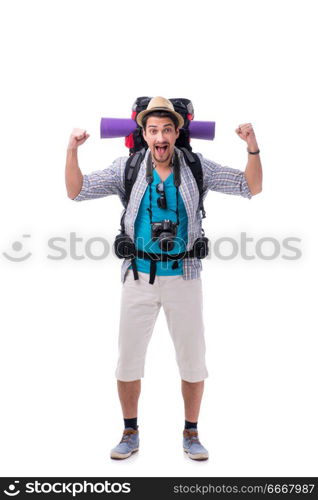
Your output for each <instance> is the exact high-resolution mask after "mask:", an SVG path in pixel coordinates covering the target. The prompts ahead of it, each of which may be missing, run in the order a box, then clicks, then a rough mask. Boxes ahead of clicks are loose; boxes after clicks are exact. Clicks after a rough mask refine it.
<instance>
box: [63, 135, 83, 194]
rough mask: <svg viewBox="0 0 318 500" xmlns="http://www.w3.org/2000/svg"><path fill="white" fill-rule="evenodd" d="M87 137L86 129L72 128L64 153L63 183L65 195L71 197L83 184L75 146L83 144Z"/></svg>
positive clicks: (77, 192) (78, 191)
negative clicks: (65, 152)
mask: <svg viewBox="0 0 318 500" xmlns="http://www.w3.org/2000/svg"><path fill="white" fill-rule="evenodd" d="M88 137H89V134H87V133H86V130H82V129H79V128H74V129H73V132H72V133H71V136H70V139H69V143H68V146H67V154H66V167H65V184H66V190H67V196H68V197H69V198H71V199H74V198H76V196H77V195H78V194H79V193H80V191H81V189H82V185H83V175H82V172H81V170H80V168H79V166H78V158H77V148H78V146H80V145H81V144H83V143H84V142H85V141H86V140H87V139H88Z"/></svg>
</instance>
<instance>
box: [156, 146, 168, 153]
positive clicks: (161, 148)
mask: <svg viewBox="0 0 318 500" xmlns="http://www.w3.org/2000/svg"><path fill="white" fill-rule="evenodd" d="M155 150H156V151H157V152H158V153H159V154H161V155H162V154H164V153H166V151H168V146H167V145H165V146H155Z"/></svg>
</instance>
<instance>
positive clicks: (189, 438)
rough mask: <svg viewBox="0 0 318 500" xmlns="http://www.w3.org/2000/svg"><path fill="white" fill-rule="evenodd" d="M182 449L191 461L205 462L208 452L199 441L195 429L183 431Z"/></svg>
mask: <svg viewBox="0 0 318 500" xmlns="http://www.w3.org/2000/svg"><path fill="white" fill-rule="evenodd" d="M183 449H184V451H185V452H186V453H187V454H188V456H189V458H192V460H207V459H208V458H209V452H208V450H206V449H205V448H204V446H202V444H201V443H200V441H199V436H198V430H197V429H195V428H191V429H184V431H183Z"/></svg>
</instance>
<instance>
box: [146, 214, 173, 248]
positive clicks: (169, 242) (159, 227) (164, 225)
mask: <svg viewBox="0 0 318 500" xmlns="http://www.w3.org/2000/svg"><path fill="white" fill-rule="evenodd" d="M177 227H178V224H177V223H176V222H172V221H171V220H169V219H164V220H162V221H161V222H153V223H152V225H151V237H152V239H153V240H154V241H155V240H158V244H159V247H160V249H161V250H164V251H165V252H169V251H170V250H172V249H173V247H174V241H173V239H174V238H175V236H176V235H177Z"/></svg>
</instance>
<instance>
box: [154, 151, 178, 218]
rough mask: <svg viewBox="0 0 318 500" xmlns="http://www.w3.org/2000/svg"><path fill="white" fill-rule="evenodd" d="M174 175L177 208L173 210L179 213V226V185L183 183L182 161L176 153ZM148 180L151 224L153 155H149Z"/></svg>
mask: <svg viewBox="0 0 318 500" xmlns="http://www.w3.org/2000/svg"><path fill="white" fill-rule="evenodd" d="M172 173H173V177H174V185H175V187H176V210H172V209H170V210H172V211H173V212H175V213H176V214H177V226H179V223H180V219H179V196H178V194H179V186H180V184H181V175H180V163H179V158H178V155H177V154H176V153H174V158H173V172H172ZM146 181H147V183H148V185H149V208H147V210H148V212H149V217H150V224H152V223H153V220H152V209H151V207H152V189H151V184H152V183H153V166H152V158H151V155H149V156H148V158H147V169H146Z"/></svg>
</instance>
